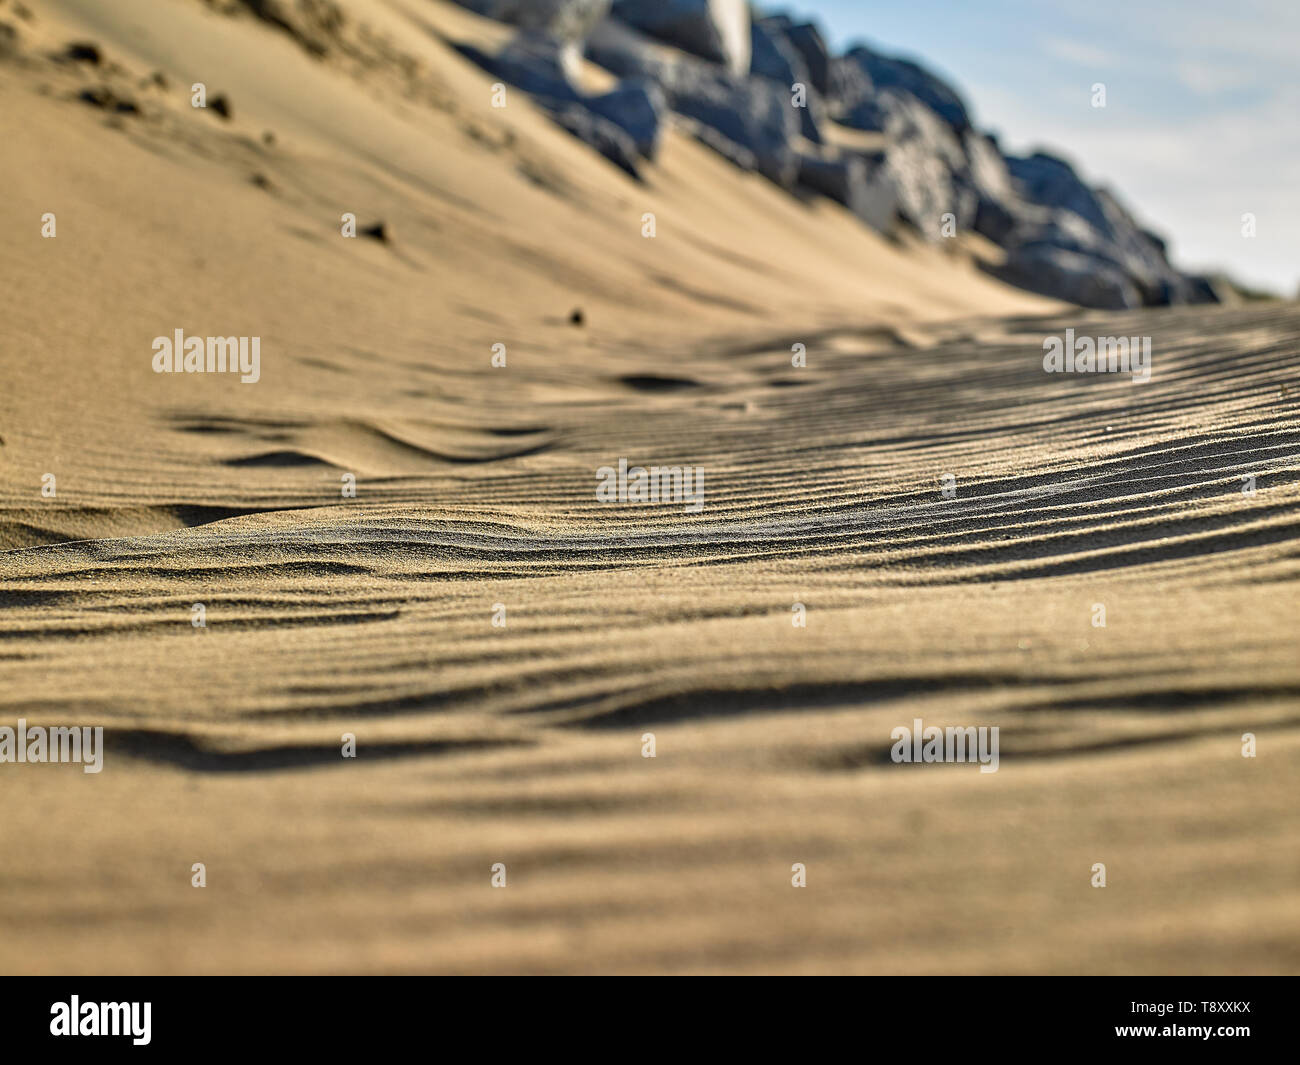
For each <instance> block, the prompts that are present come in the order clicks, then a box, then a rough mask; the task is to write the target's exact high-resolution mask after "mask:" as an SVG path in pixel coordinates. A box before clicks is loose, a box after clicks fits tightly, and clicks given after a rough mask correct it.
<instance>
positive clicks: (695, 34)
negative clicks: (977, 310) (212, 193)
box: [250, 0, 1217, 309]
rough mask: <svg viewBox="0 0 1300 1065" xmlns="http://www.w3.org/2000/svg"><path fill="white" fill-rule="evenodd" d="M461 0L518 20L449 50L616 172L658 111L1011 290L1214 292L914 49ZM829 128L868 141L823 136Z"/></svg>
mask: <svg viewBox="0 0 1300 1065" xmlns="http://www.w3.org/2000/svg"><path fill="white" fill-rule="evenodd" d="M250 2H251V0H250ZM262 2H265V3H268V4H269V3H281V4H283V3H287V0H262ZM312 2H314V0H298V3H299V4H311V3H312ZM461 2H462V3H464V4H465V5H466V6H468V7H472V8H474V9H475V10H478V11H480V12H481V13H484V14H489V15H492V16H493V17H496V18H500V19H502V20H503V21H507V22H511V23H513V24H515V25H517V26H519V27H520V33H519V34H518V36H517V37H516V38H515V40H514V41H512V42H511V43H510V44H509V45H507V46H506V47H505V48H503V49H501V50H500V51H499V52H498V53H497V54H496V55H494V56H483V55H479V54H477V53H476V52H474V50H473V49H471V48H466V47H463V48H462V51H464V52H465V54H467V55H470V56H471V58H474V59H475V61H476V62H478V63H480V65H482V66H483V67H484V68H485V69H487V70H489V71H491V72H492V73H493V74H494V75H495V76H496V77H499V78H501V79H502V80H503V81H506V82H509V83H510V84H511V85H513V86H515V87H517V88H520V89H522V90H524V91H525V92H528V93H529V94H531V95H532V96H533V97H534V99H536V100H537V101H538V102H539V103H541V104H542V105H543V106H544V107H547V108H548V109H549V110H550V111H551V113H552V114H553V115H554V116H555V118H556V121H557V122H559V123H560V124H561V125H562V126H564V128H565V129H568V130H569V131H570V132H572V133H573V134H574V135H575V136H578V137H580V138H581V139H583V140H584V141H585V142H587V143H588V144H591V145H592V146H593V147H594V148H595V149H596V150H597V151H600V152H601V153H602V154H604V155H605V156H606V157H607V158H609V159H611V160H613V161H614V162H615V163H617V164H618V165H619V166H621V167H622V168H623V169H624V170H627V171H628V172H629V173H632V174H639V173H640V169H641V168H640V164H641V162H642V161H644V160H647V159H653V158H654V157H655V155H656V152H657V151H658V147H659V139H660V134H661V131H662V129H663V126H664V123H665V120H666V118H667V116H668V114H669V113H672V114H674V115H675V116H676V118H675V120H674V121H676V123H677V124H678V125H679V126H680V127H681V128H682V129H683V130H685V131H686V132H688V133H689V134H691V135H693V136H695V137H696V138H698V139H699V140H700V141H701V142H702V143H704V144H707V145H708V146H709V147H711V148H713V149H714V150H715V151H717V152H719V153H720V154H721V155H723V156H724V157H725V158H727V159H728V160H730V161H731V162H732V163H733V164H734V165H736V166H738V167H741V168H743V169H748V170H754V171H757V172H758V173H760V174H762V175H764V176H765V177H767V178H768V179H770V180H771V181H773V182H775V183H776V184H778V185H780V186H781V187H782V188H786V189H791V190H793V189H795V187H796V186H800V187H802V188H803V189H804V190H807V192H809V193H814V194H818V195H822V196H826V197H828V198H829V199H832V200H834V201H835V202H837V203H840V204H842V205H844V206H845V207H846V208H847V209H848V210H849V211H851V212H853V214H854V215H856V216H857V217H858V218H859V219H861V220H862V221H863V222H864V223H866V224H867V225H869V226H871V227H873V228H874V229H877V230H879V231H881V232H890V231H892V230H893V228H894V227H895V225H897V224H899V223H900V222H901V223H902V224H905V225H910V226H911V227H912V228H914V229H915V230H916V232H917V233H919V234H920V235H922V236H923V237H924V238H925V239H927V240H930V241H933V242H941V241H943V240H945V239H947V238H949V237H952V236H955V235H959V234H960V233H962V232H974V233H978V234H980V235H981V236H983V237H985V238H986V239H987V240H989V241H992V242H993V243H994V244H996V245H998V246H999V247H1000V248H1002V249H1003V254H1002V256H1001V258H1000V260H999V261H998V262H997V264H996V265H989V266H988V267H986V268H987V269H989V270H990V271H991V272H994V273H996V274H997V275H998V276H999V277H1001V278H1002V279H1004V280H1006V281H1008V282H1010V283H1012V284H1015V285H1018V286H1020V287H1022V288H1027V289H1032V290H1033V291H1036V292H1041V293H1043V294H1045V295H1049V296H1055V297H1058V298H1061V299H1066V300H1070V301H1072V302H1075V303H1080V304H1083V305H1085V306H1091V307H1104V308H1112V309H1118V308H1125V307H1136V306H1146V305H1155V304H1167V303H1188V302H1204V301H1209V300H1212V299H1215V298H1216V293H1217V289H1216V286H1215V284H1214V283H1213V282H1211V281H1209V280H1207V279H1205V278H1201V277H1194V276H1189V275H1186V274H1183V273H1181V272H1180V271H1179V270H1177V269H1176V268H1175V267H1174V266H1172V265H1171V264H1170V262H1169V258H1168V252H1167V249H1166V247H1165V244H1164V241H1163V240H1161V239H1160V238H1159V237H1157V236H1155V235H1154V234H1152V233H1151V232H1150V231H1148V230H1146V229H1144V228H1143V227H1142V226H1141V225H1139V224H1138V222H1137V221H1136V220H1135V219H1134V218H1133V216H1132V214H1131V213H1130V212H1129V211H1128V210H1127V209H1125V208H1124V206H1123V205H1122V204H1121V203H1120V202H1119V201H1118V200H1117V199H1116V198H1115V197H1114V196H1113V195H1111V194H1110V193H1109V192H1107V191H1106V190H1104V189H1097V188H1093V187H1091V186H1089V185H1088V184H1087V183H1086V182H1085V181H1083V180H1082V179H1081V178H1080V177H1079V175H1078V174H1077V173H1076V172H1075V170H1074V168H1073V167H1072V166H1071V165H1070V164H1069V163H1068V162H1066V161H1065V160H1063V159H1061V158H1059V157H1057V156H1054V155H1050V154H1047V153H1044V152H1039V153H1036V154H1033V155H1030V156H1026V157H1007V156H1006V155H1005V154H1004V153H1003V152H1002V150H1001V148H1000V147H999V145H998V143H997V141H996V139H994V138H993V137H991V136H989V135H988V134H985V133H982V132H980V131H979V130H978V129H977V128H976V127H975V125H974V122H973V120H972V118H971V113H970V110H969V108H968V107H967V106H966V102H965V101H964V100H963V99H962V96H961V94H960V93H959V92H958V91H957V90H956V89H955V88H953V87H952V86H951V85H949V84H948V83H947V82H946V81H944V80H943V79H942V78H940V77H938V76H937V75H935V74H934V73H932V72H931V71H928V70H926V69H925V68H924V67H923V66H921V65H920V64H918V63H916V62H914V61H912V60H909V59H902V58H899V57H896V56H889V55H884V54H882V53H880V52H877V51H876V50H874V49H872V48H868V47H866V46H865V45H860V46H858V47H855V48H853V49H851V50H850V51H849V52H848V53H847V54H846V55H843V56H835V55H832V54H831V51H830V49H829V48H828V47H827V45H826V41H825V39H824V38H823V37H822V35H821V32H820V31H819V30H818V28H817V27H816V26H815V25H812V24H811V23H806V22H798V21H796V20H794V19H792V18H790V17H789V16H786V15H773V16H768V17H764V18H759V19H754V20H753V21H752V23H751V20H750V16H749V10H748V7H747V5H746V4H745V3H744V2H743V0H613V2H612V4H611V3H610V2H609V0H540V2H529V0H461ZM606 10H608V11H609V15H608V16H607V17H602V16H604V15H605V12H606ZM579 44H581V46H582V47H583V49H584V51H585V55H586V58H587V59H589V60H590V61H592V62H594V63H596V64H598V65H600V66H602V67H604V68H605V69H606V70H608V71H610V72H612V73H613V74H615V75H617V76H618V77H619V78H621V79H622V80H621V81H620V83H619V85H618V86H617V87H616V88H615V89H614V90H612V91H611V92H608V93H605V94H604V95H600V96H587V95H585V94H583V93H582V92H580V91H579V90H578V89H577V88H575V84H576V81H575V79H574V77H573V74H574V67H575V64H576V61H577V57H578V45H579ZM666 44H667V45H673V46H675V47H672V48H669V47H665V45H666ZM835 123H838V124H839V125H840V126H843V127H848V129H849V130H854V131H857V133H858V134H869V135H871V136H867V137H860V136H856V135H843V136H839V135H837V136H830V135H828V134H829V133H830V131H832V130H833V128H834V126H833V124H835ZM835 145H842V146H841V147H835ZM989 261H990V263H991V262H992V257H989Z"/></svg>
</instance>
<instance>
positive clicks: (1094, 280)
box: [987, 244, 1142, 310]
mask: <svg viewBox="0 0 1300 1065" xmlns="http://www.w3.org/2000/svg"><path fill="white" fill-rule="evenodd" d="M987 269H988V271H989V272H990V273H991V274H993V275H994V276H995V277H997V278H999V279H1001V280H1002V281H1005V282H1007V283H1008V284H1011V285H1015V286H1017V287H1018V288H1024V289H1028V290H1029V291H1031V292H1037V293H1040V294H1041V295H1044V296H1052V297H1055V298H1056V299H1062V300H1067V301H1068V302H1070V303H1077V304H1079V305H1080V306H1083V307H1096V308H1101V309H1105V310H1128V309H1129V308H1133V307H1140V306H1142V296H1141V293H1140V292H1139V291H1138V289H1137V286H1135V285H1134V284H1133V283H1132V281H1131V280H1130V279H1129V278H1128V277H1127V275H1125V273H1124V272H1123V271H1122V270H1120V269H1119V268H1118V267H1115V266H1111V265H1109V264H1105V263H1102V262H1100V261H1099V260H1097V259H1094V258H1092V257H1090V256H1087V255H1082V254H1080V253H1078V252H1073V251H1068V250H1066V249H1064V248H1058V247H1055V246H1053V245H1050V244H1024V245H1021V246H1020V247H1017V248H1013V249H1012V250H1011V251H1009V252H1008V253H1007V259H1006V262H1005V263H1004V264H1003V265H1001V266H998V267H988V268H987Z"/></svg>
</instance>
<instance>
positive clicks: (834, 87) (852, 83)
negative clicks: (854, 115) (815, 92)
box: [826, 56, 876, 117]
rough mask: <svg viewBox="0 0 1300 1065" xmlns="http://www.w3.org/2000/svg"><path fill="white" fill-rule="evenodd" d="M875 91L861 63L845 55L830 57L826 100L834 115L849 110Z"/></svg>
mask: <svg viewBox="0 0 1300 1065" xmlns="http://www.w3.org/2000/svg"><path fill="white" fill-rule="evenodd" d="M875 91H876V88H875V85H874V84H872V81H871V78H870V77H869V76H868V75H867V72H866V71H865V70H863V69H862V67H861V65H859V64H858V63H856V62H854V61H853V60H852V59H850V58H848V57H847V56H835V57H833V58H832V59H831V71H830V88H829V91H828V92H827V94H826V96H827V100H828V102H829V103H830V107H831V113H832V114H834V115H835V116H836V117H838V116H839V115H842V114H844V113H845V112H848V111H851V110H852V109H853V108H854V107H856V106H857V105H858V104H860V103H861V102H862V101H863V100H865V99H867V97H869V96H870V95H871V94H872V93H873V92H875Z"/></svg>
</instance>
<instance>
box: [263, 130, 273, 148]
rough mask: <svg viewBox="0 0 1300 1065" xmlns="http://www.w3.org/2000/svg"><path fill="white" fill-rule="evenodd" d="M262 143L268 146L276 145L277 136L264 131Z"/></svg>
mask: <svg viewBox="0 0 1300 1065" xmlns="http://www.w3.org/2000/svg"><path fill="white" fill-rule="evenodd" d="M262 143H263V144H267V145H270V144H274V143H275V134H274V133H272V132H271V131H270V130H269V129H268V130H263V131H262Z"/></svg>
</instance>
